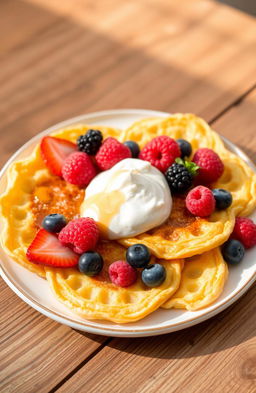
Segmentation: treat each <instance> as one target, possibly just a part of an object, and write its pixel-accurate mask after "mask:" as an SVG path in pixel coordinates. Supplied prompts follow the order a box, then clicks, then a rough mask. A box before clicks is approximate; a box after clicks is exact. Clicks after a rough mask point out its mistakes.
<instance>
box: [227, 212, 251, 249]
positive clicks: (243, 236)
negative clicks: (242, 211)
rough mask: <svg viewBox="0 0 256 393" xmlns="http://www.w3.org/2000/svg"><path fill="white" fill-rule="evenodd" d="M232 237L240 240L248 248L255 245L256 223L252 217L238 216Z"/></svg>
mask: <svg viewBox="0 0 256 393" xmlns="http://www.w3.org/2000/svg"><path fill="white" fill-rule="evenodd" d="M231 237H232V238H233V239H237V240H240V242H241V243H242V244H243V245H244V246H245V247H246V248H250V247H253V246H255V245H256V225H255V224H254V222H253V221H252V220H251V219H250V218H246V217H237V218H236V223H235V227H234V231H233V233H232V235H231Z"/></svg>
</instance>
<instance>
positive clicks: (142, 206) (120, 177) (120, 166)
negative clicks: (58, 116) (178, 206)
mask: <svg viewBox="0 0 256 393" xmlns="http://www.w3.org/2000/svg"><path fill="white" fill-rule="evenodd" d="M171 208H172V197H171V193H170V189H169V187H168V184H167V182H166V180H165V177H164V175H163V174H162V173H161V172H160V171H159V170H158V169H156V168H155V167H153V166H152V165H151V164H150V163H149V162H147V161H143V160H138V159H133V158H127V159H125V160H122V161H120V162H119V163H117V164H116V165H114V166H113V167H112V168H111V169H109V170H108V171H104V172H102V173H100V174H99V175H97V176H96V177H95V178H94V179H93V180H92V181H91V183H90V184H89V186H88V187H87V189H86V196H85V199H84V201H83V203H82V205H81V210H80V212H81V216H82V217H91V218H93V219H94V220H95V221H97V222H98V223H99V224H100V227H103V228H105V235H106V236H107V237H108V238H109V239H119V238H124V237H129V236H135V235H138V234H140V233H143V232H146V231H148V230H149V229H152V228H154V227H156V226H158V225H160V224H162V223H163V222H164V221H165V220H166V219H167V218H168V217H169V215H170V212H171Z"/></svg>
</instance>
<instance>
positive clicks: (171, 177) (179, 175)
mask: <svg viewBox="0 0 256 393" xmlns="http://www.w3.org/2000/svg"><path fill="white" fill-rule="evenodd" d="M165 177H166V180H167V183H168V185H169V187H170V189H171V191H172V192H180V193H182V192H184V191H186V190H188V189H189V188H190V187H191V186H192V182H193V176H192V174H191V173H190V172H189V171H188V169H186V168H185V166H184V165H181V164H177V163H176V162H175V163H174V164H172V165H171V166H170V167H169V168H168V169H167V171H166V173H165Z"/></svg>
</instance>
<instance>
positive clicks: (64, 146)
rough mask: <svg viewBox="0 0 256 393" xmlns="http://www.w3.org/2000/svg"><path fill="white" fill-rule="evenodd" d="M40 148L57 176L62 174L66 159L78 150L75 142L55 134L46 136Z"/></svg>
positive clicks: (46, 161)
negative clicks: (56, 136)
mask: <svg viewBox="0 0 256 393" xmlns="http://www.w3.org/2000/svg"><path fill="white" fill-rule="evenodd" d="M40 148H41V154H42V157H43V160H44V162H45V164H46V165H47V167H48V168H49V169H50V171H51V172H52V173H53V174H54V175H57V176H61V168H62V166H63V163H64V161H65V159H66V158H67V157H68V156H69V155H70V154H71V153H73V152H74V151H76V150H77V148H76V145H75V144H74V143H72V142H70V141H67V140H66V139H61V138H55V137H53V136H45V137H44V138H43V139H42V141H41V145H40Z"/></svg>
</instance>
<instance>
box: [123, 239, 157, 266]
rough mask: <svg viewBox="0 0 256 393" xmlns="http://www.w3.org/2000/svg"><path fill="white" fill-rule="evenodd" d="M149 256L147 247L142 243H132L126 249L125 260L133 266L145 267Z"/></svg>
mask: <svg viewBox="0 0 256 393" xmlns="http://www.w3.org/2000/svg"><path fill="white" fill-rule="evenodd" d="M150 258H151V255H150V252H149V249H148V248H147V247H146V246H144V244H134V245H133V246H131V247H129V248H128V249H127V251H126V260H127V262H128V263H129V264H130V265H131V266H132V267H134V268H141V267H146V266H147V265H148V263H149V261H150Z"/></svg>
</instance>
